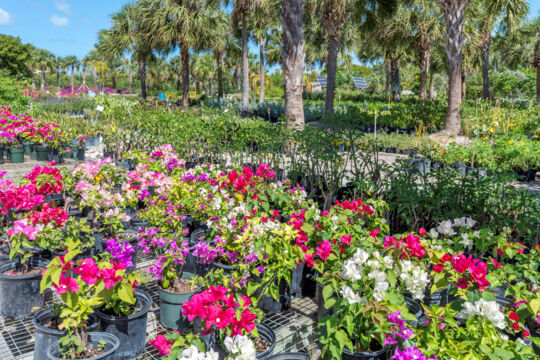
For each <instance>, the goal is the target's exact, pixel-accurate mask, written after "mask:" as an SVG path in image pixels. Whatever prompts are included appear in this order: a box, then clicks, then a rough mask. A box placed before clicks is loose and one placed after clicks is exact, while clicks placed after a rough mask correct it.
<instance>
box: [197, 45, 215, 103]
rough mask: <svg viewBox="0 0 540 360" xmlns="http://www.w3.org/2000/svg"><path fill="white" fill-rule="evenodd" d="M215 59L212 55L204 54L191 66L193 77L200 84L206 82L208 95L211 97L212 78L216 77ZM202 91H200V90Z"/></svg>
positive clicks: (212, 91)
mask: <svg viewBox="0 0 540 360" xmlns="http://www.w3.org/2000/svg"><path fill="white" fill-rule="evenodd" d="M216 67H217V64H216V59H215V57H214V56H213V54H210V53H204V54H202V55H201V56H199V57H197V60H196V62H195V63H194V65H193V67H192V68H193V75H194V76H195V78H196V79H197V80H198V81H199V82H200V83H201V84H205V83H207V82H208V85H209V86H208V92H207V93H208V94H209V95H210V96H212V95H213V94H214V78H215V75H216ZM201 90H202V89H201Z"/></svg>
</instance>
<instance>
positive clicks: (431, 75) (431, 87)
mask: <svg viewBox="0 0 540 360" xmlns="http://www.w3.org/2000/svg"><path fill="white" fill-rule="evenodd" d="M434 78H435V72H434V71H433V70H431V72H430V74H429V100H433V98H434V97H435V93H434V87H433V85H434V82H433V79H434Z"/></svg>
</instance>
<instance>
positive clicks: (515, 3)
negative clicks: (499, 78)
mask: <svg viewBox="0 0 540 360" xmlns="http://www.w3.org/2000/svg"><path fill="white" fill-rule="evenodd" d="M475 5H476V6H475V9H474V10H475V18H477V19H478V20H479V21H478V32H479V36H480V39H479V44H478V45H479V48H480V52H481V57H482V78H483V91H482V97H483V98H484V99H488V98H489V53H490V47H491V43H492V39H491V34H492V33H493V29H494V28H495V26H496V25H497V24H499V26H500V27H502V28H503V29H505V30H506V31H505V33H506V35H508V34H510V33H511V32H513V31H515V30H516V28H517V26H518V25H519V23H520V22H521V20H522V19H523V17H525V16H526V15H527V13H528V12H529V5H528V3H527V0H482V1H480V2H479V3H477V4H475Z"/></svg>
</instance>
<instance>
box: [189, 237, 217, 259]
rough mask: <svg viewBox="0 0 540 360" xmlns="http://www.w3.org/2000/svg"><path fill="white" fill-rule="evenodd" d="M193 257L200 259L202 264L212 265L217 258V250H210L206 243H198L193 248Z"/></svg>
mask: <svg viewBox="0 0 540 360" xmlns="http://www.w3.org/2000/svg"><path fill="white" fill-rule="evenodd" d="M193 255H194V256H197V257H198V258H199V263H200V264H211V263H213V262H214V259H215V258H216V257H217V252H216V249H212V248H210V245H208V244H207V243H205V242H198V243H197V244H195V246H194V248H193Z"/></svg>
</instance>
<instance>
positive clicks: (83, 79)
mask: <svg viewBox="0 0 540 360" xmlns="http://www.w3.org/2000/svg"><path fill="white" fill-rule="evenodd" d="M82 87H83V89H84V88H86V63H84V64H83V67H82Z"/></svg>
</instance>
